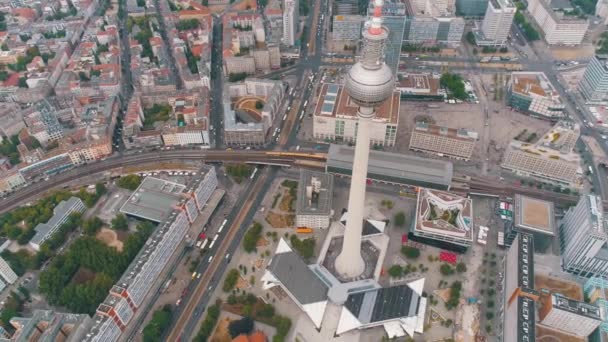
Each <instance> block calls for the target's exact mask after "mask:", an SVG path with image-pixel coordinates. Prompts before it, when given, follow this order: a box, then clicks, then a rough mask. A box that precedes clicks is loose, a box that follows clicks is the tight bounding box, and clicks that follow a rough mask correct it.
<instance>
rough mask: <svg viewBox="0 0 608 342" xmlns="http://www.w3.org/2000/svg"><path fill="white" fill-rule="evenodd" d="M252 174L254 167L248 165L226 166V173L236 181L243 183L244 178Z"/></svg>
mask: <svg viewBox="0 0 608 342" xmlns="http://www.w3.org/2000/svg"><path fill="white" fill-rule="evenodd" d="M251 172H252V167H251V166H249V165H247V164H242V163H241V164H228V165H226V173H227V174H229V175H230V176H231V177H232V178H234V181H235V182H237V183H239V184H240V183H241V182H242V181H243V179H244V178H247V177H249V175H251Z"/></svg>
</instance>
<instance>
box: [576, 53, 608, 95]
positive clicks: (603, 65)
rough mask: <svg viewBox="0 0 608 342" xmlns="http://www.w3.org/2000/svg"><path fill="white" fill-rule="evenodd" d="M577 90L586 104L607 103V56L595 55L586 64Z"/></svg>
mask: <svg viewBox="0 0 608 342" xmlns="http://www.w3.org/2000/svg"><path fill="white" fill-rule="evenodd" d="M579 90H580V91H581V93H582V94H583V96H584V97H585V99H586V100H587V102H591V103H593V102H596V103H597V102H606V101H608V55H595V57H594V58H593V59H591V61H590V62H589V64H587V68H586V69H585V73H584V74H583V78H582V79H581V82H580V84H579Z"/></svg>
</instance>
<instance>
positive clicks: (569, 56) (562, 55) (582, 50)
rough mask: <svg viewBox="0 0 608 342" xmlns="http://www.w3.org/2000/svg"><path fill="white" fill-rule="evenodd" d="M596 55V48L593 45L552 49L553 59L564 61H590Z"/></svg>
mask: <svg viewBox="0 0 608 342" xmlns="http://www.w3.org/2000/svg"><path fill="white" fill-rule="evenodd" d="M594 53H595V47H594V46H593V45H591V44H583V45H580V46H577V47H572V46H564V47H553V48H551V54H552V55H553V58H555V59H558V60H562V61H567V60H577V59H588V58H591V57H593V54H594Z"/></svg>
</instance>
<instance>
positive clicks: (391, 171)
mask: <svg viewBox="0 0 608 342" xmlns="http://www.w3.org/2000/svg"><path fill="white" fill-rule="evenodd" d="M354 154H355V148H354V147H348V146H344V145H336V144H331V145H330V146H329V151H328V153H327V164H326V165H327V167H326V170H328V171H331V172H336V173H342V174H348V175H350V174H351V173H352V168H353V159H354ZM367 173H368V177H369V178H371V179H379V180H385V181H390V182H397V183H401V184H410V185H420V186H425V187H440V188H445V189H447V188H449V186H450V184H451V183H452V176H453V164H452V163H451V162H450V161H445V160H439V159H430V158H422V157H416V156H411V155H405V154H400V153H390V152H381V151H370V154H369V167H368V171H367Z"/></svg>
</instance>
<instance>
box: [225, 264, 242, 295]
mask: <svg viewBox="0 0 608 342" xmlns="http://www.w3.org/2000/svg"><path fill="white" fill-rule="evenodd" d="M239 277H240V274H239V271H238V270H237V269H236V268H233V269H231V270H230V271H228V274H227V275H226V278H225V279H224V285H223V286H222V290H224V292H230V291H232V289H234V286H236V283H237V281H238V280H239Z"/></svg>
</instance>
